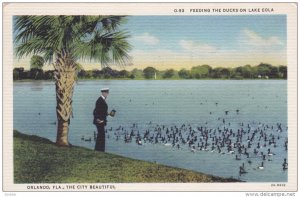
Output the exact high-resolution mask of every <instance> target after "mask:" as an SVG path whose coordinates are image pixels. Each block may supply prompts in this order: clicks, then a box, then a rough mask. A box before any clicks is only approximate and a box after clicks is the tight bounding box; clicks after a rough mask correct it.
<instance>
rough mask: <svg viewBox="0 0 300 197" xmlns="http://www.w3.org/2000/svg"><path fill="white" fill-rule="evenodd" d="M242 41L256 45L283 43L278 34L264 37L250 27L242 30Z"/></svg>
mask: <svg viewBox="0 0 300 197" xmlns="http://www.w3.org/2000/svg"><path fill="white" fill-rule="evenodd" d="M241 41H242V43H244V44H247V45H252V46H256V47H259V46H261V47H269V46H274V45H275V46H280V45H283V43H282V41H280V39H279V38H278V37H276V36H271V37H269V38H264V37H262V36H260V35H259V34H257V33H256V32H254V31H252V30H250V29H244V30H243V31H242V40H241Z"/></svg>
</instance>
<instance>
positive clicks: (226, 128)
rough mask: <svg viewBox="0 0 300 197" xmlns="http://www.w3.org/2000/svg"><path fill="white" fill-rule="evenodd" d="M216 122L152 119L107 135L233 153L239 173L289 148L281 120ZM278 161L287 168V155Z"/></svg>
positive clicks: (262, 165)
mask: <svg viewBox="0 0 300 197" xmlns="http://www.w3.org/2000/svg"><path fill="white" fill-rule="evenodd" d="M225 114H228V112H225ZM217 122H218V124H217V125H219V126H218V127H217V128H210V127H208V126H206V125H205V126H195V125H193V126H192V125H190V124H181V125H179V126H176V125H172V126H167V125H155V124H153V123H152V122H150V123H148V124H147V127H143V129H140V128H139V126H138V124H137V123H134V124H132V125H130V126H129V127H123V126H118V127H117V128H113V127H108V128H107V129H106V137H107V138H111V136H112V134H113V138H114V139H115V140H116V141H121V140H122V141H123V142H124V143H136V144H137V145H138V146H142V145H145V144H160V145H163V146H166V147H172V148H174V149H178V150H179V149H187V150H189V151H190V152H192V153H197V152H202V151H205V152H211V153H217V154H221V155H234V156H232V158H233V159H234V160H236V161H241V162H242V165H241V166H240V167H239V169H238V173H239V175H240V176H242V175H243V174H246V173H248V172H249V166H250V167H251V168H250V170H264V169H265V167H266V165H265V164H266V162H272V161H273V158H275V157H276V156H277V155H276V154H277V152H282V151H284V152H286V151H287V149H288V138H287V130H288V128H287V127H285V128H284V127H283V126H282V124H281V123H276V124H275V125H268V124H264V123H254V122H252V123H251V124H244V123H238V126H237V127H231V125H232V124H231V123H230V122H228V123H227V121H226V120H225V118H218V120H217ZM81 140H83V141H89V142H91V141H92V137H90V138H87V139H86V138H84V136H82V138H81ZM94 140H96V132H94ZM281 155H282V153H281ZM286 155H287V154H286ZM277 161H278V160H277ZM245 163H246V164H245ZM246 165H248V166H247V167H248V168H246ZM278 165H281V166H282V167H281V168H282V170H284V171H285V170H287V169H288V163H287V159H286V158H284V157H283V158H282V163H281V164H278Z"/></svg>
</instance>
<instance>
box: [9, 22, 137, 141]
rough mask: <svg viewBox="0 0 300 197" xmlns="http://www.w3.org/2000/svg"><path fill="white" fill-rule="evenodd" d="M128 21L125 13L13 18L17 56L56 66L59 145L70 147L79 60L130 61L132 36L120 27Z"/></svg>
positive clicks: (105, 62) (116, 62)
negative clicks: (33, 57)
mask: <svg viewBox="0 0 300 197" xmlns="http://www.w3.org/2000/svg"><path fill="white" fill-rule="evenodd" d="M125 20H126V17H125V16H16V17H14V34H15V38H14V44H15V45H16V49H15V54H16V56H17V57H23V56H28V55H31V54H41V55H43V57H44V59H45V61H47V62H49V63H53V65H54V69H55V86H56V101H57V105H56V114H57V138H56V144H57V145H58V146H70V144H69V141H68V132H69V124H70V117H71V115H72V96H73V90H74V82H75V77H76V67H77V66H76V65H77V61H78V60H79V59H89V60H94V61H98V62H100V64H101V66H108V64H109V63H112V64H126V63H127V61H128V60H130V57H129V55H128V52H129V50H130V49H131V46H130V44H129V43H128V42H127V38H128V37H129V35H128V33H127V32H124V31H121V30H119V26H120V25H121V24H122V23H124V21H125Z"/></svg>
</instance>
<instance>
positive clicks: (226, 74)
mask: <svg viewBox="0 0 300 197" xmlns="http://www.w3.org/2000/svg"><path fill="white" fill-rule="evenodd" d="M43 64H44V60H43V59H42V58H41V57H40V56H33V57H32V58H31V61H30V70H28V71H26V70H24V68H22V67H21V68H14V70H13V79H14V80H24V79H31V80H53V79H54V71H53V70H48V71H43V69H42V67H43ZM77 78H78V79H287V66H272V65H271V64H266V63H261V64H259V65H257V66H250V65H245V66H239V67H235V68H225V67H216V68H212V67H211V66H209V65H201V66H195V67H192V68H191V69H190V70H187V69H181V70H179V71H176V70H174V69H167V70H163V71H159V70H157V69H155V68H154V67H147V68H145V69H143V70H141V69H134V70H132V71H127V70H121V71H119V70H114V69H112V68H110V67H105V68H103V69H101V70H84V69H83V68H82V66H81V65H79V64H78V65H77Z"/></svg>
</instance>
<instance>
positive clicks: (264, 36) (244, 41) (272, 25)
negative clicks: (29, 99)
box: [23, 15, 287, 70]
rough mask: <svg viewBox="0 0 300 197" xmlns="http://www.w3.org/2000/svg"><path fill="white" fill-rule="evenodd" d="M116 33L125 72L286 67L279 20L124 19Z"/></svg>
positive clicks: (283, 21)
mask: <svg viewBox="0 0 300 197" xmlns="http://www.w3.org/2000/svg"><path fill="white" fill-rule="evenodd" d="M122 29H126V30H127V31H128V32H129V34H130V35H131V38H130V39H129V42H130V43H131V44H132V46H133V49H132V51H131V53H130V55H131V57H132V63H131V66H128V68H127V69H128V70H131V69H133V68H141V69H143V68H145V67H147V66H153V67H156V68H157V69H161V70H162V69H168V68H175V69H177V70H178V69H181V68H187V69H189V68H191V67H193V66H196V65H202V64H209V65H211V66H212V67H218V66H222V67H236V66H241V65H246V64H250V65H253V66H254V65H257V64H259V63H260V62H266V63H271V64H273V65H281V64H284V65H286V64H287V63H286V62H287V58H286V40H287V31H286V16H285V15H257V16H253V15H251V16H242V15H240V16H220V15H219V16H199V15H198V16H128V21H127V23H126V24H124V25H123V26H122ZM23 62H24V61H23ZM83 65H86V67H87V69H92V68H96V67H98V68H99V64H98V65H95V63H88V62H85V63H83Z"/></svg>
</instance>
